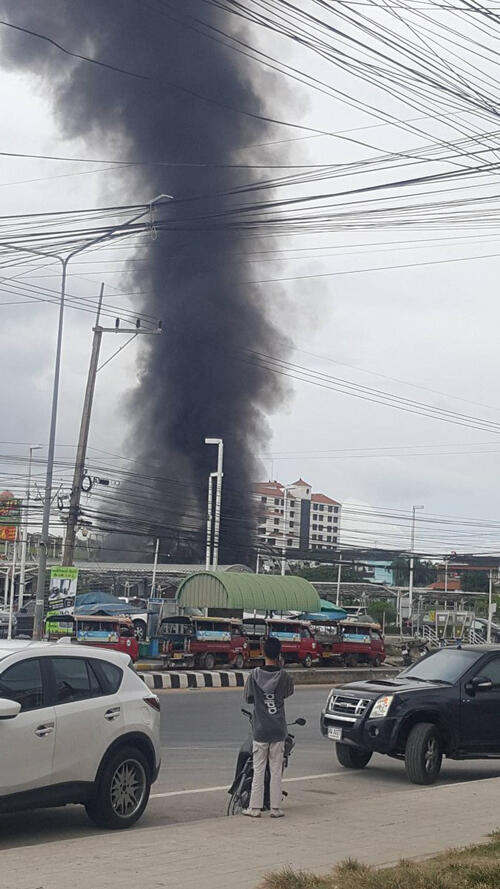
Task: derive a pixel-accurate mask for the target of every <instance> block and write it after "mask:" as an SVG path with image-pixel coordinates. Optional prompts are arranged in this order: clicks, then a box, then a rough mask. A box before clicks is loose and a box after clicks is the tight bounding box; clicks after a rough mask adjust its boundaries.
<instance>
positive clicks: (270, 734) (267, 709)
mask: <svg viewBox="0 0 500 889" xmlns="http://www.w3.org/2000/svg"><path fill="white" fill-rule="evenodd" d="M290 695H293V679H292V677H291V676H290V674H289V673H287V672H286V670H282V669H280V668H278V669H276V670H274V669H266V668H264V667H257V669H256V670H254V671H253V673H250V676H249V677H248V680H247V683H246V685H245V691H244V700H245V701H246V702H247V703H248V704H253V705H254V713H253V738H254V741H262V742H267V743H272V742H273V741H284V740H285V738H286V736H287V726H286V716H285V698H289V697H290Z"/></svg>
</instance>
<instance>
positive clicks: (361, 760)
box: [335, 744, 372, 769]
mask: <svg viewBox="0 0 500 889" xmlns="http://www.w3.org/2000/svg"><path fill="white" fill-rule="evenodd" d="M335 752H336V754H337V759H338V761H339V763H340V765H341V766H344V768H345V769H364V767H365V766H367V765H368V763H369V762H370V760H371V758H372V752H371V750H364V749H363V747H350V746H349V744H335Z"/></svg>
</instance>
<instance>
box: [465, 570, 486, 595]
mask: <svg viewBox="0 0 500 889" xmlns="http://www.w3.org/2000/svg"><path fill="white" fill-rule="evenodd" d="M460 577H461V584H460V585H461V587H462V589H463V590H464V592H466V593H487V592H488V587H489V582H490V579H489V577H488V572H487V571H464V572H463V573H462V574H461V575H460Z"/></svg>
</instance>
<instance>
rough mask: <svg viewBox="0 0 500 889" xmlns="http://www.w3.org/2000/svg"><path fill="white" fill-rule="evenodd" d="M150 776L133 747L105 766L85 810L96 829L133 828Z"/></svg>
mask: <svg viewBox="0 0 500 889" xmlns="http://www.w3.org/2000/svg"><path fill="white" fill-rule="evenodd" d="M150 790H151V776H150V771H149V765H148V762H147V760H146V757H145V756H144V755H143V754H142V753H141V752H140V750H137V748H136V747H122V748H121V750H117V751H116V753H114V754H112V756H110V758H109V759H108V761H107V762H106V763H105V765H104V768H103V770H102V773H101V776H100V778H99V781H98V784H97V792H96V795H95V797H94V799H93V800H91V801H90V802H88V803H87V805H86V806H85V808H86V810H87V815H88V816H89V818H90V819H91V820H92V821H93V822H94V824H97V826H98V827H108V828H110V829H112V830H121V829H123V828H126V827H132V825H133V824H135V822H136V821H138V819H139V818H140V817H141V815H142V813H143V812H144V809H145V808H146V805H147V802H148V799H149V792H150Z"/></svg>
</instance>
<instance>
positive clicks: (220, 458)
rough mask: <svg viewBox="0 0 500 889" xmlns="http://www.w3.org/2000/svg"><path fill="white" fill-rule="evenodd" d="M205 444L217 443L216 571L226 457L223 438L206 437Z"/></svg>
mask: <svg viewBox="0 0 500 889" xmlns="http://www.w3.org/2000/svg"><path fill="white" fill-rule="evenodd" d="M205 444H208V445H217V472H216V473H215V475H216V477H217V486H216V489H215V520H214V553H213V559H212V568H213V570H214V571H217V567H218V565H219V535H220V514H221V502H222V478H223V475H224V473H223V471H222V467H223V457H224V442H223V440H222V438H206V439H205Z"/></svg>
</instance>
